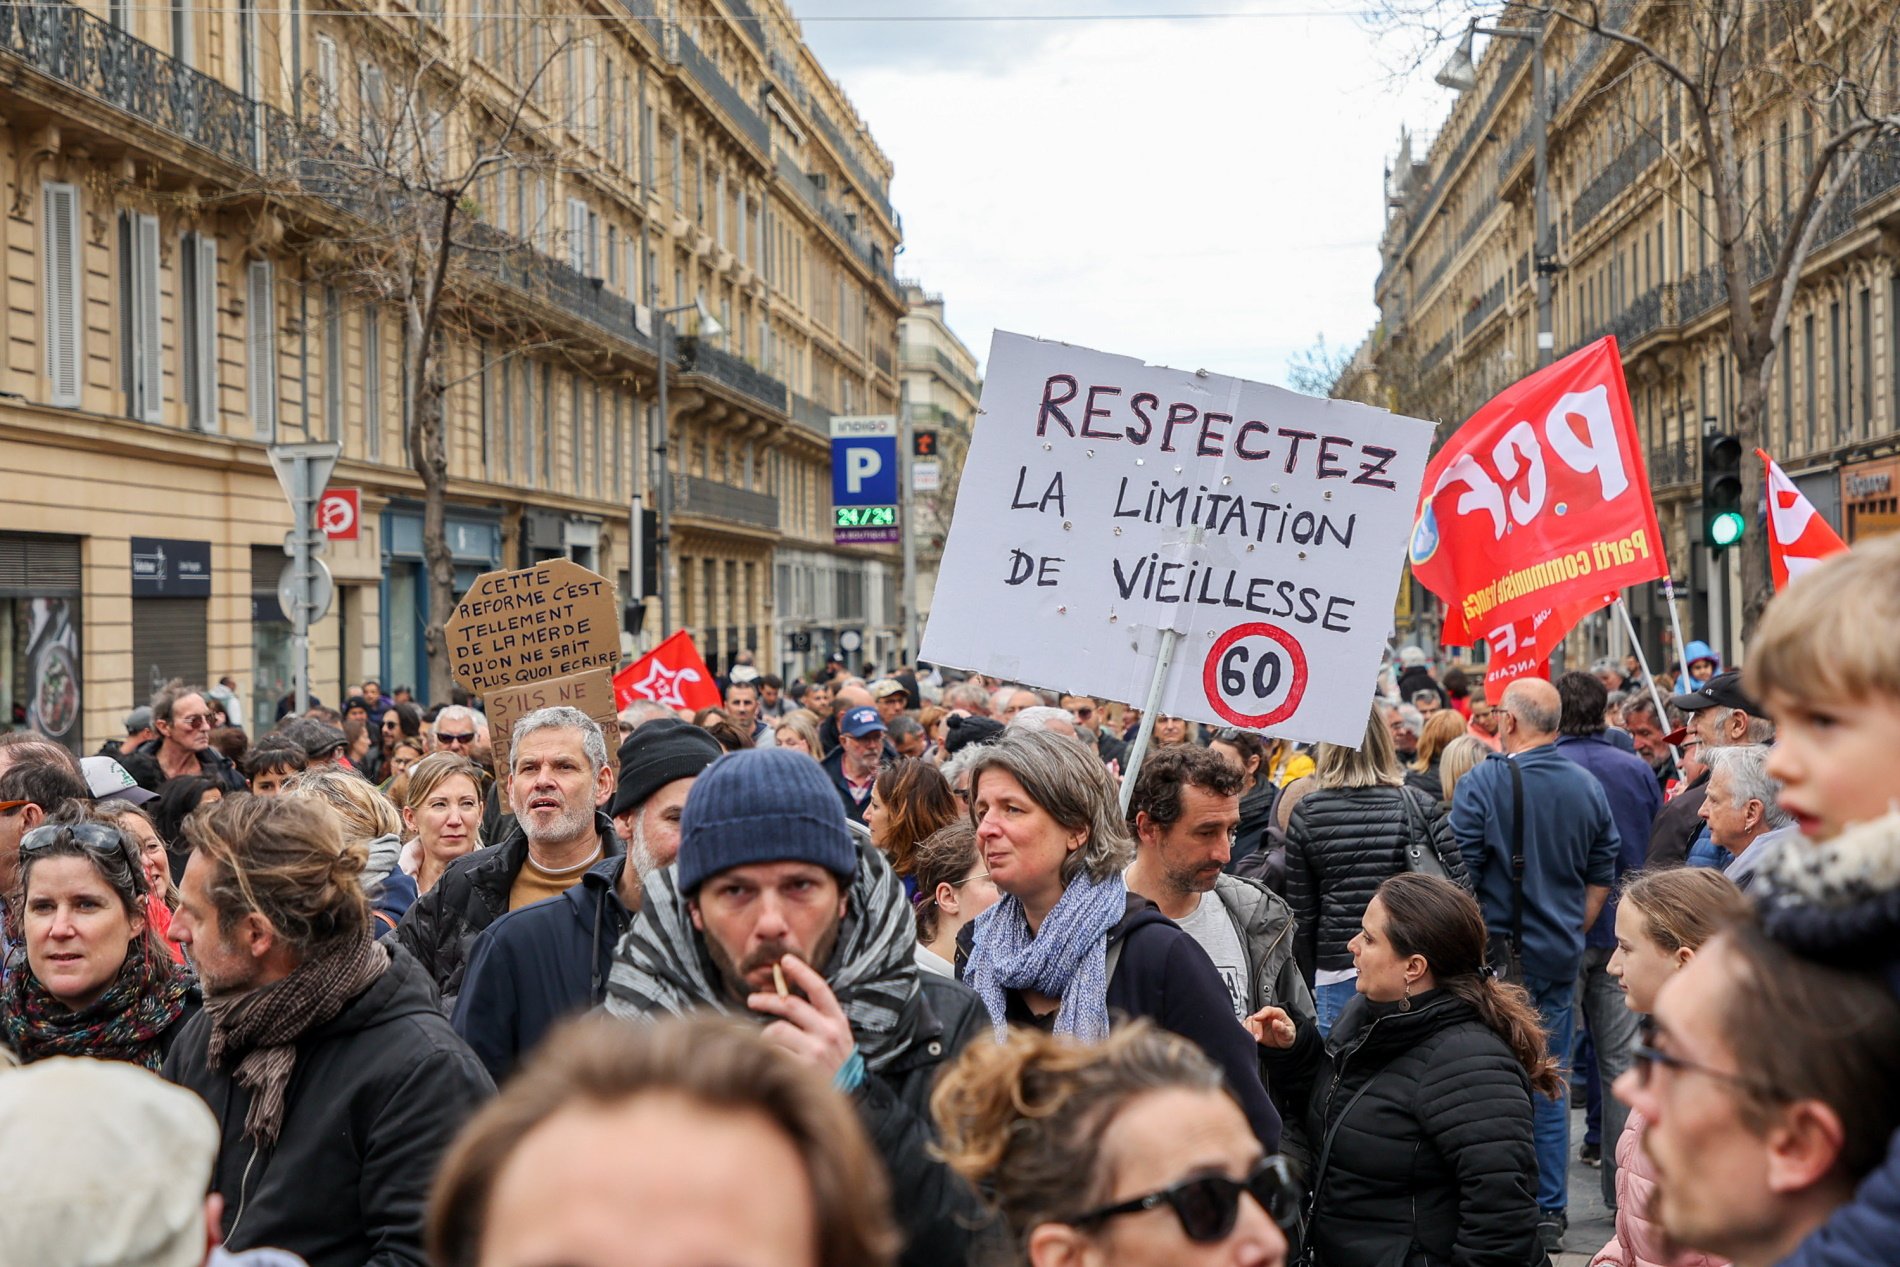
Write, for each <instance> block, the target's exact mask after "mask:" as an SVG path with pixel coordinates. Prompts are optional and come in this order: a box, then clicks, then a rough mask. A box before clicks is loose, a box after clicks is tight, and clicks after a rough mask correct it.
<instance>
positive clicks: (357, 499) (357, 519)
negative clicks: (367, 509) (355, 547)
mask: <svg viewBox="0 0 1900 1267" xmlns="http://www.w3.org/2000/svg"><path fill="white" fill-rule="evenodd" d="M362 523H363V491H362V490H361V489H358V488H333V489H330V490H329V491H328V492H326V493H324V495H323V496H322V498H320V499H319V500H318V502H317V527H318V528H320V529H322V530H323V535H324V536H326V537H328V538H329V539H330V540H332V541H354V540H356V534H357V531H358V529H360V528H361V527H362Z"/></svg>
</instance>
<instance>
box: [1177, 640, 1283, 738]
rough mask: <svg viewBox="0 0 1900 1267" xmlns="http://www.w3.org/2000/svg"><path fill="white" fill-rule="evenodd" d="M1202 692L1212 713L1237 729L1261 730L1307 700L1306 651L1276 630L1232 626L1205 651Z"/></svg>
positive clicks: (1277, 721) (1281, 719)
mask: <svg viewBox="0 0 1900 1267" xmlns="http://www.w3.org/2000/svg"><path fill="white" fill-rule="evenodd" d="M1201 688H1202V689H1203V690H1204V691H1206V693H1207V702H1208V704H1209V705H1211V706H1212V707H1213V709H1214V711H1215V712H1216V713H1219V714H1220V715H1221V716H1222V717H1224V718H1226V719H1227V720H1228V721H1230V722H1232V723H1233V724H1234V725H1236V726H1242V727H1245V728H1246V729H1248V730H1264V729H1266V728H1267V727H1268V726H1272V725H1275V724H1277V723H1279V722H1283V721H1285V720H1286V719H1287V718H1289V717H1291V716H1293V712H1294V710H1295V709H1297V708H1299V706H1300V699H1301V697H1302V696H1304V695H1305V694H1306V651H1305V649H1304V648H1302V647H1301V646H1300V644H1299V641H1298V640H1297V639H1295V638H1294V637H1293V635H1292V634H1290V633H1288V632H1287V631H1286V630H1284V629H1281V628H1280V627H1279V626H1277V625H1269V624H1266V623H1264V622H1259V621H1256V622H1255V623H1253V624H1249V625H1236V626H1234V627H1233V628H1232V629H1229V630H1228V631H1227V632H1226V633H1224V634H1222V635H1221V636H1220V637H1219V638H1217V639H1215V641H1214V645H1213V646H1212V647H1211V648H1210V649H1209V650H1208V653H1207V660H1206V662H1205V663H1204V664H1202V666H1201Z"/></svg>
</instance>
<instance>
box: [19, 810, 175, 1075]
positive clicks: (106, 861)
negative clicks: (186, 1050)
mask: <svg viewBox="0 0 1900 1267" xmlns="http://www.w3.org/2000/svg"><path fill="white" fill-rule="evenodd" d="M20 893H21V902H20V907H19V915H18V922H17V928H18V930H19V932H20V934H21V936H22V939H23V940H24V942H25V945H26V959H25V962H24V963H22V964H16V965H15V966H14V968H13V969H12V970H11V971H10V972H8V973H7V978H6V985H5V990H4V993H3V994H0V1035H4V1037H5V1040H6V1045H7V1046H8V1047H11V1048H12V1049H13V1051H14V1053H15V1054H17V1055H18V1056H19V1057H20V1059H21V1060H22V1061H25V1062H28V1063H30V1062H32V1061H35V1060H43V1059H45V1058H46V1057H48V1056H90V1057H93V1058H95V1059H99V1060H129V1061H132V1062H134V1063H137V1064H141V1065H144V1066H145V1067H146V1068H147V1069H152V1070H157V1069H158V1067H159V1066H160V1065H161V1064H163V1063H164V1060H165V1053H166V1052H167V1051H168V1050H169V1049H170V1045H171V1042H172V1040H173V1038H175V1037H176V1036H177V1034H178V1033H179V1031H180V1028H181V1026H180V1025H179V1022H180V1021H183V1020H185V1019H186V1018H188V1017H189V1016H190V1015H191V1013H192V1012H194V1011H196V1010H197V1008H198V1004H199V999H198V987H197V979H196V978H195V977H194V976H193V975H192V973H191V970H190V969H188V968H186V967H184V966H183V965H181V964H177V963H174V962H173V961H172V958H171V956H170V955H169V954H168V953H166V950H165V947H164V946H162V945H160V944H159V940H158V933H157V932H156V931H155V930H154V928H153V927H152V923H151V921H150V920H149V919H148V918H147V915H146V898H147V896H148V885H147V881H146V870H145V866H144V864H143V861H142V860H141V858H140V857H139V852H138V848H137V846H136V845H134V844H133V843H132V842H131V841H130V840H128V839H127V837H126V835H125V833H124V832H122V831H120V829H119V827H118V826H117V825H116V824H115V823H114V821H113V820H112V819H110V818H107V817H105V816H103V815H98V814H94V813H92V812H91V811H90V809H87V810H77V809H66V810H62V811H60V812H59V813H57V814H55V815H54V816H53V817H52V818H50V819H49V820H47V821H46V822H45V823H43V824H42V825H40V826H38V827H35V828H33V829H32V830H31V831H29V832H27V833H26V834H25V835H24V836H22V837H21V838H20Z"/></svg>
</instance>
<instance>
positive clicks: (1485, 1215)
mask: <svg viewBox="0 0 1900 1267" xmlns="http://www.w3.org/2000/svg"><path fill="white" fill-rule="evenodd" d="M1267 1060H1268V1063H1269V1065H1270V1067H1271V1068H1272V1069H1273V1071H1274V1081H1275V1083H1276V1085H1277V1087H1278V1089H1279V1090H1280V1092H1281V1094H1283V1095H1285V1096H1287V1097H1289V1098H1290V1099H1293V1100H1295V1101H1296V1102H1299V1103H1301V1104H1303V1105H1304V1107H1305V1111H1306V1125H1307V1130H1308V1131H1309V1132H1310V1134H1311V1137H1312V1140H1313V1147H1314V1148H1315V1149H1317V1150H1320V1151H1322V1152H1326V1149H1327V1144H1326V1141H1327V1139H1328V1137H1329V1136H1330V1138H1331V1148H1330V1151H1329V1152H1326V1158H1325V1168H1324V1171H1323V1172H1319V1171H1318V1170H1317V1168H1316V1171H1315V1179H1316V1189H1315V1191H1314V1193H1313V1195H1312V1196H1311V1197H1310V1198H1309V1200H1310V1203H1311V1205H1310V1209H1311V1222H1310V1224H1309V1231H1308V1235H1309V1236H1310V1237H1311V1238H1312V1242H1313V1246H1314V1249H1315V1251H1316V1255H1315V1261H1316V1262H1317V1263H1318V1264H1319V1265H1320V1267H1415V1265H1419V1267H1422V1265H1425V1264H1441V1263H1446V1264H1448V1263H1456V1264H1458V1267H1525V1264H1527V1263H1531V1262H1533V1261H1540V1260H1541V1258H1542V1255H1541V1254H1539V1253H1538V1251H1537V1199H1536V1193H1535V1190H1534V1185H1535V1184H1536V1181H1537V1178H1536V1176H1537V1157H1536V1152H1535V1150H1534V1148H1533V1147H1532V1144H1531V1089H1530V1079H1529V1078H1528V1077H1527V1076H1526V1075H1525V1073H1524V1067H1523V1066H1522V1065H1520V1064H1519V1063H1518V1062H1517V1058H1516V1057H1515V1056H1514V1055H1512V1053H1511V1049H1510V1047H1509V1046H1507V1045H1506V1044H1505V1042H1504V1040H1503V1039H1502V1038H1500V1037H1499V1036H1498V1035H1497V1034H1496V1033H1495V1032H1494V1031H1492V1030H1491V1028H1490V1027H1489V1026H1487V1025H1485V1024H1484V1022H1483V1021H1481V1020H1480V1019H1479V1018H1478V1014H1477V1012H1476V1011H1475V1010H1474V1009H1473V1008H1472V1007H1471V1005H1470V1004H1468V1003H1466V1002H1464V1001H1463V1000H1462V999H1458V998H1456V997H1454V996H1452V995H1450V994H1448V993H1446V992H1445V991H1443V990H1433V991H1431V992H1429V993H1426V994H1421V995H1416V996H1414V997H1413V998H1412V1000H1411V1004H1410V1008H1409V1010H1407V1011H1400V1010H1399V1009H1398V1005H1396V1004H1390V1003H1368V1002H1367V1000H1366V998H1365V996H1364V995H1356V996H1354V998H1353V1000H1352V1002H1350V1003H1349V1004H1347V1005H1346V1010H1345V1011H1344V1012H1343V1013H1342V1014H1341V1015H1340V1017H1339V1019H1338V1021H1336V1022H1335V1023H1334V1025H1333V1031H1332V1034H1331V1035H1330V1036H1329V1038H1328V1039H1327V1040H1326V1042H1325V1045H1324V1048H1323V1049H1322V1046H1321V1043H1320V1039H1319V1031H1318V1030H1317V1029H1316V1028H1315V1027H1313V1026H1301V1027H1300V1032H1299V1036H1298V1038H1297V1039H1296V1040H1295V1042H1294V1045H1293V1047H1292V1048H1291V1049H1289V1050H1287V1051H1284V1052H1268V1053H1267ZM1362 1092H1363V1094H1361V1093H1362Z"/></svg>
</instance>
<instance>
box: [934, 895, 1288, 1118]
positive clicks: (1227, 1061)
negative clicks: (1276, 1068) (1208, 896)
mask: <svg viewBox="0 0 1900 1267" xmlns="http://www.w3.org/2000/svg"><path fill="white" fill-rule="evenodd" d="M975 934H976V922H975V921H974V920H972V921H971V922H970V923H968V924H965V925H964V926H963V928H962V930H961V931H959V932H958V933H957V972H958V974H959V975H961V974H962V972H963V970H964V965H965V963H966V962H967V960H968V959H969V955H970V951H971V950H972V949H974V947H975V944H976V937H975ZM1108 953H1109V957H1110V958H1111V959H1112V960H1113V965H1112V971H1111V973H1110V975H1109V978H1108V1014H1109V1023H1110V1024H1111V1025H1115V1024H1118V1023H1120V1022H1122V1021H1125V1020H1131V1019H1133V1018H1136V1017H1142V1016H1145V1017H1147V1018H1148V1019H1149V1020H1151V1021H1153V1022H1154V1023H1155V1024H1156V1025H1158V1026H1159V1027H1160V1028H1162V1029H1165V1030H1167V1031H1169V1032H1170V1033H1174V1034H1179V1035H1180V1036H1181V1037H1183V1038H1185V1039H1187V1040H1188V1041H1189V1042H1191V1043H1193V1044H1194V1045H1195V1046H1196V1047H1199V1048H1200V1049H1201V1050H1202V1051H1203V1052H1204V1053H1206V1055H1207V1058H1208V1059H1209V1060H1212V1061H1213V1062H1214V1063H1215V1064H1217V1065H1219V1066H1220V1067H1221V1070H1222V1071H1223V1072H1224V1073H1225V1074H1226V1075H1227V1087H1228V1089H1229V1090H1230V1091H1232V1092H1233V1093H1234V1098H1235V1099H1236V1100H1238V1101H1239V1102H1240V1107H1241V1110H1242V1111H1243V1112H1245V1113H1246V1115H1247V1121H1248V1123H1249V1124H1250V1125H1252V1127H1253V1132H1254V1134H1255V1135H1256V1136H1257V1137H1259V1140H1260V1143H1261V1144H1262V1146H1264V1147H1265V1148H1266V1150H1267V1151H1268V1152H1270V1153H1271V1152H1278V1151H1279V1148H1280V1111H1279V1110H1278V1109H1276V1108H1274V1107H1273V1101H1272V1100H1271V1099H1269V1098H1268V1097H1267V1089H1266V1085H1265V1084H1264V1083H1263V1082H1262V1081H1261V1079H1260V1063H1259V1055H1258V1052H1259V1047H1258V1045H1257V1044H1256V1043H1255V1042H1254V1041H1253V1038H1252V1037H1251V1036H1249V1035H1248V1033H1247V1031H1246V1030H1245V1029H1244V1028H1242V1027H1241V1025H1240V1023H1239V1022H1238V1021H1236V1020H1235V1019H1234V1004H1233V1000H1232V998H1231V997H1230V996H1229V995H1228V993H1227V986H1226V984H1225V983H1224V982H1222V980H1221V978H1220V973H1219V972H1218V971H1216V970H1215V968H1214V961H1213V960H1212V959H1209V958H1208V957H1207V952H1206V951H1205V950H1202V949H1201V945H1200V943H1199V942H1197V941H1195V940H1194V939H1193V938H1192V937H1190V936H1188V934H1186V933H1184V932H1182V931H1181V930H1180V928H1179V927H1177V926H1176V925H1175V923H1174V921H1173V920H1171V919H1169V918H1168V917H1167V916H1165V915H1163V914H1162V913H1161V908H1159V907H1157V906H1156V905H1155V904H1154V903H1153V902H1150V901H1149V900H1148V899H1147V898H1145V897H1142V896H1141V895H1140V894H1138V893H1130V894H1129V895H1128V909H1127V911H1126V913H1125V914H1123V916H1122V918H1121V921H1120V922H1119V923H1117V924H1116V925H1115V927H1113V928H1111V929H1110V930H1109V932H1108ZM1006 993H1007V997H1008V1006H1009V1013H1008V1019H1009V1021H1010V1023H1011V1024H1021V1025H1035V1026H1039V1027H1042V1028H1047V1027H1048V1026H1050V1025H1053V1024H1054V1023H1055V1014H1054V1013H1053V1012H1052V1013H1050V1014H1049V1015H1047V1016H1045V1017H1040V1018H1039V1017H1036V1016H1034V1015H1032V1014H1031V1013H1030V1011H1029V1009H1028V1007H1027V1005H1025V1004H1024V1003H1023V1002H1022V1000H1021V998H1020V997H1019V996H1018V994H1017V992H1016V991H1014V990H1010V991H1007V992H1006ZM1289 1002H1290V1000H1289Z"/></svg>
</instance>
